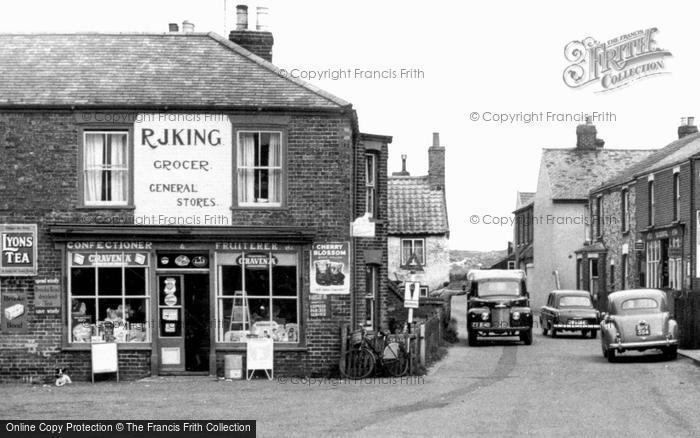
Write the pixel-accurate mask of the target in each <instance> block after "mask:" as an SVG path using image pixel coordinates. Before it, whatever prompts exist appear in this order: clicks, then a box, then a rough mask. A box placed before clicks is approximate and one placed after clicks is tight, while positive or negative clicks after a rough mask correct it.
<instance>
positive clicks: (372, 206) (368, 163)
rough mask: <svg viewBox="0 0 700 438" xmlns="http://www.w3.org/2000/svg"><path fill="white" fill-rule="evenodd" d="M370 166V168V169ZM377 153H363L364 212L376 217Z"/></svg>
mask: <svg viewBox="0 0 700 438" xmlns="http://www.w3.org/2000/svg"><path fill="white" fill-rule="evenodd" d="M370 167H371V169H370ZM377 174H378V172H377V154H375V153H371V152H370V153H366V154H365V212H366V213H369V214H370V215H371V217H373V218H376V217H377Z"/></svg>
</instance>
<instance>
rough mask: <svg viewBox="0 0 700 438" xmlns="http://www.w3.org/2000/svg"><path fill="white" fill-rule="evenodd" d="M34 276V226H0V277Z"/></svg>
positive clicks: (35, 252) (35, 260)
mask: <svg viewBox="0 0 700 438" xmlns="http://www.w3.org/2000/svg"><path fill="white" fill-rule="evenodd" d="M35 275H37V227H36V224H0V276H5V277H8V276H35Z"/></svg>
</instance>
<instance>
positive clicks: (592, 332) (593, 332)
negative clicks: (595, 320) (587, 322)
mask: <svg viewBox="0 0 700 438" xmlns="http://www.w3.org/2000/svg"><path fill="white" fill-rule="evenodd" d="M597 336H598V331H597V330H591V338H592V339H595V338H596V337H597Z"/></svg>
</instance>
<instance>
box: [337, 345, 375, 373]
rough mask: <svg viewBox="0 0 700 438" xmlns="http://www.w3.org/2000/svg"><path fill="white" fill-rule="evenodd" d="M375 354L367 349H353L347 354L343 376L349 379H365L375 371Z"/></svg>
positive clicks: (342, 371)
mask: <svg viewBox="0 0 700 438" xmlns="http://www.w3.org/2000/svg"><path fill="white" fill-rule="evenodd" d="M374 361H375V359H374V354H372V353H371V352H370V351H368V350H367V349H365V348H361V349H353V350H350V351H348V352H347V353H345V369H341V374H342V375H343V376H344V377H347V378H348V379H354V380H358V379H364V378H365V377H367V376H369V375H370V374H372V371H374Z"/></svg>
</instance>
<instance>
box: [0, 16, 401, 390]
mask: <svg viewBox="0 0 700 438" xmlns="http://www.w3.org/2000/svg"><path fill="white" fill-rule="evenodd" d="M240 12H241V11H239V29H237V30H236V31H234V32H232V33H231V36H230V38H231V40H228V39H225V38H222V37H220V36H218V35H216V34H213V33H194V32H190V30H191V28H190V26H191V25H189V24H188V25H187V27H185V30H186V32H179V31H177V29H174V28H173V27H175V28H176V27H177V26H172V27H171V32H169V33H165V34H92V33H91V34H66V35H64V34H41V35H32V34H24V35H7V34H4V35H0V75H1V76H2V77H3V80H2V81H1V82H0V154H1V157H2V158H1V160H0V162H1V163H2V171H1V172H0V232H2V242H3V246H2V260H3V263H2V264H1V265H0V274H1V275H2V277H0V290H1V293H2V310H3V314H2V318H3V320H2V327H1V328H0V351H1V352H2V354H0V379H2V380H9V379H18V378H22V379H28V380H32V379H34V378H41V377H44V376H46V375H50V374H52V373H53V369H54V368H55V367H56V366H63V367H67V368H69V369H70V370H71V371H70V373H71V376H73V377H74V378H78V379H81V378H82V379H85V378H88V376H89V373H90V348H91V343H92V342H102V341H105V340H106V341H111V340H114V341H116V342H118V349H119V354H118V362H119V367H120V369H121V374H122V376H123V377H126V378H138V377H142V376H146V375H151V374H167V373H183V372H189V373H202V374H212V375H213V374H219V375H221V374H222V372H223V366H224V364H223V362H224V355H226V354H241V355H244V356H245V351H246V350H245V347H246V344H245V339H246V336H248V335H257V336H259V337H269V338H272V339H273V341H274V366H275V370H276V372H278V373H281V374H297V375H309V374H312V375H313V374H333V373H335V372H336V370H337V367H338V365H337V364H338V359H339V352H340V336H339V333H340V330H339V327H340V326H341V325H342V324H350V325H351V326H359V325H360V324H362V323H363V322H364V321H366V320H367V316H366V312H368V311H372V312H374V313H373V314H372V316H371V317H370V318H371V319H372V320H373V321H375V323H376V324H377V325H379V324H382V323H385V322H386V321H385V318H383V317H382V315H383V314H384V313H385V309H384V308H383V307H382V306H384V305H385V303H386V300H387V297H386V294H387V288H386V279H387V244H386V242H387V234H386V230H387V225H386V221H384V220H383V219H385V218H386V217H387V213H386V211H387V210H386V208H387V195H386V193H387V188H386V187H387V186H386V184H387V182H386V181H387V175H386V160H387V155H388V152H387V145H388V143H389V142H390V141H391V138H390V137H385V136H377V135H368V134H361V133H360V132H359V130H358V123H357V117H356V114H355V111H354V110H353V108H352V105H351V104H349V103H348V102H346V101H344V100H342V99H339V98H337V97H335V96H332V95H330V94H328V93H326V92H324V91H322V90H319V89H317V88H315V87H313V86H310V85H308V84H306V83H304V82H302V81H298V80H294V79H291V78H288V77H285V76H284V75H283V74H281V72H280V71H279V70H278V69H277V68H276V67H274V66H273V65H272V64H271V63H270V62H268V61H270V60H271V54H272V41H273V40H272V34H270V33H269V32H266V31H260V32H256V31H252V30H250V31H249V30H247V27H244V26H241V22H240V19H241V14H240ZM243 12H245V11H243ZM244 18H245V16H244ZM237 42H238V43H240V44H241V45H239V44H237ZM242 46H243V47H247V48H248V49H250V50H253V51H255V52H257V53H258V54H259V55H260V56H258V54H256V53H251V52H250V51H248V50H246V49H245V48H243V47H242ZM263 58H264V59H263ZM365 213H369V215H370V222H371V224H372V226H373V229H374V231H373V233H372V234H373V237H351V236H350V224H351V222H353V220H354V219H356V218H357V217H360V216H363V215H364V214H365ZM368 302H370V306H369V307H367V303H368ZM368 309H369V310H368Z"/></svg>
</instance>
